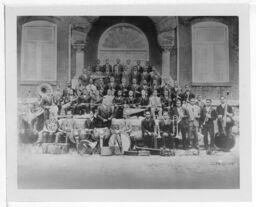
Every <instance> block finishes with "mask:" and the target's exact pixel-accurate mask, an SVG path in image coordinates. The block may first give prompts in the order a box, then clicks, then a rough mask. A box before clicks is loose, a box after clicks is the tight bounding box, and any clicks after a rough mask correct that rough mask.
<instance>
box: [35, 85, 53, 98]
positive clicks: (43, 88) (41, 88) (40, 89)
mask: <svg viewBox="0 0 256 207" xmlns="http://www.w3.org/2000/svg"><path fill="white" fill-rule="evenodd" d="M37 93H38V94H39V95H40V96H44V95H46V94H47V93H50V94H52V93H53V89H52V86H51V85H50V84H48V83H42V84H40V85H38V86H37Z"/></svg>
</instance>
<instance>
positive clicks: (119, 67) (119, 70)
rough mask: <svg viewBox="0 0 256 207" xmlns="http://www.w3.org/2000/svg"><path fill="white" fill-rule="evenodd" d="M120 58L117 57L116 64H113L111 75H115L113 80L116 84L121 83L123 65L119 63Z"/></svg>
mask: <svg viewBox="0 0 256 207" xmlns="http://www.w3.org/2000/svg"><path fill="white" fill-rule="evenodd" d="M120 62H121V60H120V59H119V58H117V59H116V64H115V65H114V66H113V75H114V77H115V81H116V82H117V84H120V83H121V79H122V72H123V66H122V65H121V63H120Z"/></svg>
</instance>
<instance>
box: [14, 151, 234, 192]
mask: <svg viewBox="0 0 256 207" xmlns="http://www.w3.org/2000/svg"><path fill="white" fill-rule="evenodd" d="M176 154H177V155H176V156H175V157H161V156H156V155H155V156H148V157H142V156H110V157H103V156H100V155H93V156H89V155H85V156H80V155H77V154H76V153H74V152H73V153H72V152H71V153H69V154H62V155H49V154H37V153H35V152H31V146H26V147H24V146H23V147H22V148H21V149H20V151H19V155H18V186H19V188H37V189H44V188H50V189H76V188H77V189H86V188H155V189H158V188H159V189H160V188H162V189H166V188H174V189H177V188H239V156H238V152H237V150H236V149H234V150H233V151H232V152H228V153H224V152H218V153H217V154H215V155H206V154H205V151H202V152H201V153H200V155H199V156H193V155H190V156H188V155H184V151H182V150H180V151H177V153H176Z"/></svg>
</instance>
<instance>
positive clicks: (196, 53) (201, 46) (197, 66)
mask: <svg viewBox="0 0 256 207" xmlns="http://www.w3.org/2000/svg"><path fill="white" fill-rule="evenodd" d="M192 81H193V82H194V83H226V82H229V47H228V27H227V26H226V25H224V24H222V23H219V22H200V23H197V24H194V25H193V26H192Z"/></svg>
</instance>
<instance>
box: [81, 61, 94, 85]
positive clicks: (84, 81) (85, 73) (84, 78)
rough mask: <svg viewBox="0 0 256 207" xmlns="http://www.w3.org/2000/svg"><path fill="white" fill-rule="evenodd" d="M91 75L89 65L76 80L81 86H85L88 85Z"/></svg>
mask: <svg viewBox="0 0 256 207" xmlns="http://www.w3.org/2000/svg"><path fill="white" fill-rule="evenodd" d="M90 75H91V65H88V67H87V68H84V69H83V73H82V74H81V75H80V76H79V78H78V80H80V81H81V83H82V85H84V86H86V85H87V84H88V83H89V79H90Z"/></svg>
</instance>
